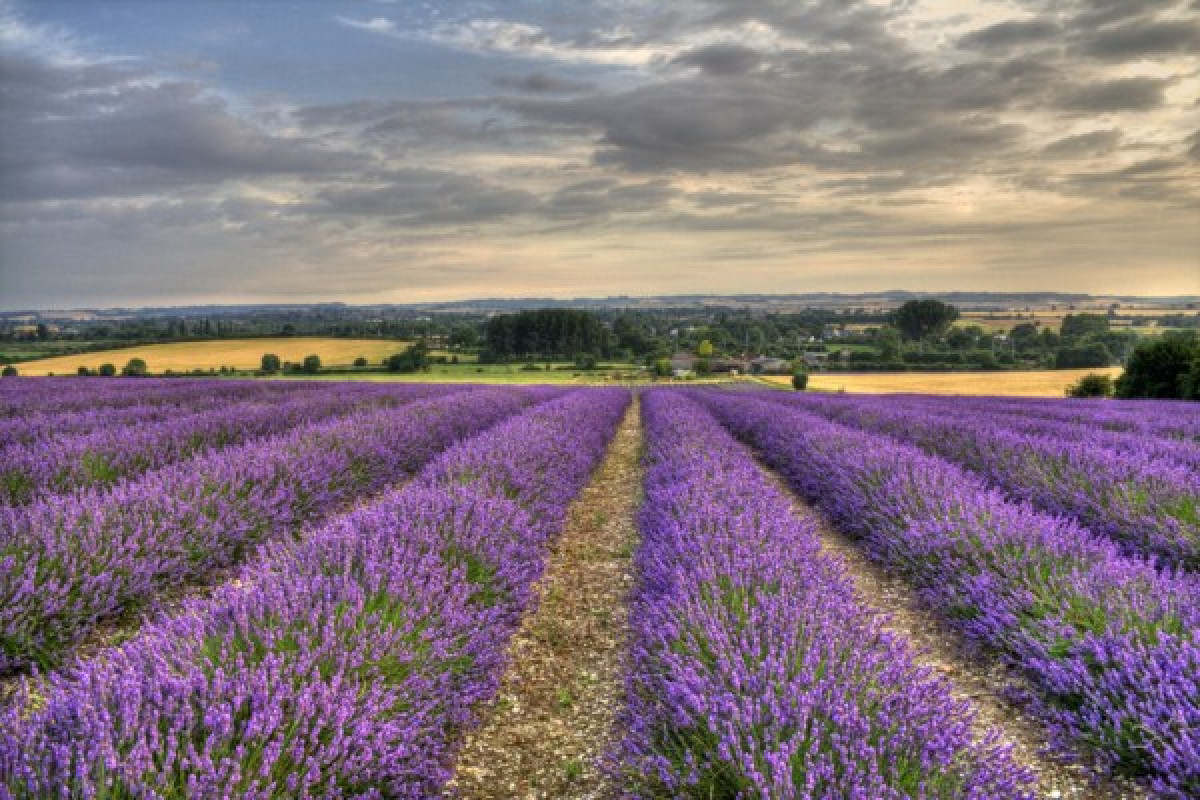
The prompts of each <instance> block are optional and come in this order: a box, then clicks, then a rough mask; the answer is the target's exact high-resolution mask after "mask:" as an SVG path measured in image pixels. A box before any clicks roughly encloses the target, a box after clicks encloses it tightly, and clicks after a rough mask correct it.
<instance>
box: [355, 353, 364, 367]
mask: <svg viewBox="0 0 1200 800" xmlns="http://www.w3.org/2000/svg"><path fill="white" fill-rule="evenodd" d="M366 365H367V359H365V358H363V357H362V356H359V357H358V358H356V359H354V366H356V367H365V366H366Z"/></svg>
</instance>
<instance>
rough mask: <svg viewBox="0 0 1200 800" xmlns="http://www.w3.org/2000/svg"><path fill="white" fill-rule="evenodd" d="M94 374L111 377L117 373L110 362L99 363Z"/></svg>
mask: <svg viewBox="0 0 1200 800" xmlns="http://www.w3.org/2000/svg"><path fill="white" fill-rule="evenodd" d="M96 374H97V375H102V376H104V377H105V378H111V377H112V376H114V375H116V374H117V368H116V367H115V366H114V365H112V364H101V365H100V368H99V369H97V370H96Z"/></svg>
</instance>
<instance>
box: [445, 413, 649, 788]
mask: <svg viewBox="0 0 1200 800" xmlns="http://www.w3.org/2000/svg"><path fill="white" fill-rule="evenodd" d="M641 454H642V429H641V417H640V414H639V408H638V401H637V399H636V397H635V399H634V402H633V405H632V406H631V407H630V409H629V412H628V413H627V414H626V416H625V418H624V419H623V420H622V421H621V424H620V426H619V428H618V429H617V433H616V436H615V437H614V438H613V441H612V444H611V445H610V447H609V451H608V454H607V455H606V456H605V459H604V462H603V463H602V464H601V465H600V467H599V469H598V470H597V471H596V474H595V475H594V476H593V477H592V480H591V483H590V484H589V485H588V486H587V488H585V489H584V490H583V493H582V495H581V496H580V497H579V499H577V500H576V501H575V503H574V505H573V506H572V507H571V511H570V516H569V518H568V522H567V526H566V529H565V530H564V531H563V535H562V536H561V537H560V538H559V540H558V542H557V543H556V545H555V548H554V551H553V552H552V553H551V555H550V557H549V558H548V559H547V564H546V572H545V574H544V575H543V577H542V579H541V581H540V582H539V584H538V589H537V591H538V596H539V598H540V599H539V602H538V606H537V611H536V612H534V613H533V614H530V615H528V616H527V617H526V618H525V620H524V621H523V622H522V624H521V627H520V629H519V630H518V631H517V633H516V635H515V636H514V637H513V640H512V643H511V644H510V645H509V667H508V672H507V673H506V674H505V676H504V678H503V680H502V682H501V685H500V690H499V692H498V694H497V697H496V700H495V702H494V703H493V704H492V706H491V708H490V709H488V711H487V712H486V713H485V715H484V717H485V718H484V723H483V725H482V726H480V727H479V728H477V729H476V730H475V731H473V732H472V733H470V734H468V736H467V740H466V742H465V744H464V746H463V749H462V751H461V752H460V754H459V759H458V764H457V767H456V774H455V777H454V779H453V780H452V781H451V782H450V784H449V786H448V787H447V791H446V796H447V797H460V798H468V800H491V799H492V798H528V799H529V800H533V799H534V798H604V797H611V796H613V795H614V788H615V787H612V786H610V785H608V782H607V781H606V780H605V776H604V773H603V771H602V770H601V769H600V768H599V766H598V760H599V759H600V758H601V757H602V756H603V755H604V753H605V752H606V751H607V750H608V747H609V745H610V743H611V741H612V738H611V737H612V735H613V724H614V721H615V718H616V715H617V712H618V711H619V710H620V708H621V706H622V703H623V693H624V682H623V672H624V664H625V653H626V644H627V641H628V636H627V630H628V610H627V607H626V599H627V596H628V593H629V589H630V587H631V586H632V584H633V563H632V556H633V551H634V548H635V547H636V543H637V524H636V514H637V509H638V507H639V506H640V504H641V497H642V467H641Z"/></svg>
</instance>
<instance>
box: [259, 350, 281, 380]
mask: <svg viewBox="0 0 1200 800" xmlns="http://www.w3.org/2000/svg"><path fill="white" fill-rule="evenodd" d="M281 366H282V365H281V364H280V362H279V356H277V355H275V354H274V353H263V357H262V371H263V372H264V373H265V374H267V375H273V374H275V373H276V372H279V370H280V368H281Z"/></svg>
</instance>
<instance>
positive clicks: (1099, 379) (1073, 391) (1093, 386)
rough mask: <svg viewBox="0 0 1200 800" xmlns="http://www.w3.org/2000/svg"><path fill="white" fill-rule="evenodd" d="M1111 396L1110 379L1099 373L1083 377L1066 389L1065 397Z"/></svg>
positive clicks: (1111, 386) (1111, 384)
mask: <svg viewBox="0 0 1200 800" xmlns="http://www.w3.org/2000/svg"><path fill="white" fill-rule="evenodd" d="M1112 395H1113V380H1112V378H1110V377H1108V376H1107V375H1104V374H1101V373H1099V372H1093V373H1090V374H1088V375H1084V376H1083V377H1082V378H1080V379H1079V380H1078V381H1076V382H1075V383H1073V384H1071V385H1070V386H1068V387H1067V397H1112Z"/></svg>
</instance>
